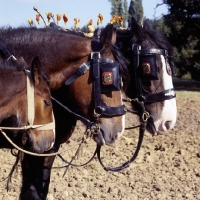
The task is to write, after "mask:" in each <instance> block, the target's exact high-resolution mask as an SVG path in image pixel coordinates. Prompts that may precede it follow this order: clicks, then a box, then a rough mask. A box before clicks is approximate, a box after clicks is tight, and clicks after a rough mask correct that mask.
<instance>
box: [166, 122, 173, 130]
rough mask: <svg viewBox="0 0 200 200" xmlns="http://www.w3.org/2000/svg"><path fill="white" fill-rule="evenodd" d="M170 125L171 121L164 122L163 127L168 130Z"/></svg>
mask: <svg viewBox="0 0 200 200" xmlns="http://www.w3.org/2000/svg"><path fill="white" fill-rule="evenodd" d="M171 123H172V121H166V122H165V126H166V128H167V130H169V129H170V127H171Z"/></svg>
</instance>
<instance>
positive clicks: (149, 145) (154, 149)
mask: <svg viewBox="0 0 200 200" xmlns="http://www.w3.org/2000/svg"><path fill="white" fill-rule="evenodd" d="M177 105H178V118H177V123H176V126H175V128H174V129H173V130H171V131H169V132H168V134H166V135H162V136H157V137H152V136H151V135H150V134H149V133H145V137H144V141H143V145H142V148H141V150H140V152H139V156H138V158H137V159H136V161H135V162H134V163H132V164H131V166H130V167H129V168H127V169H125V170H123V171H122V172H116V173H113V172H106V171H105V170H104V169H103V168H102V167H101V165H100V164H99V162H98V160H97V159H96V158H95V159H94V160H93V161H92V162H91V163H89V164H88V165H87V166H85V167H79V168H75V167H73V168H72V167H69V169H68V171H67V173H66V174H65V176H64V177H63V173H64V171H65V169H53V170H52V176H51V184H50V189H49V194H48V200H65V199H69V200H72V199H73V200H77V199H78V200H79V199H95V200H98V199H106V200H113V199H114V200H115V199H116V200H134V199H136V200H139V199H141V200H148V199H153V200H154V199H155V200H171V199H175V200H180V199H190V200H194V199H195V200H197V199H200V113H199V111H200V99H199V98H192V97H191V98H183V97H177ZM133 119H134V121H135V117H133V116H132V115H128V116H127V117H126V126H131V125H132V124H133V123H132V122H133ZM83 132H84V127H83V126H82V125H81V124H80V123H79V125H78V126H77V129H76V132H75V133H74V134H73V137H72V138H71V139H70V143H68V144H67V145H66V144H63V145H62V148H61V149H62V150H64V149H69V147H71V146H74V144H75V142H76V141H78V140H79V139H80V138H81V136H82V134H83ZM137 136H138V133H137V131H131V130H129V131H126V132H125V134H124V136H123V137H122V138H121V139H120V140H119V141H118V142H117V144H116V145H114V146H113V147H103V148H102V160H103V162H104V164H106V165H107V166H108V165H110V166H114V167H115V166H118V165H120V164H122V163H124V162H125V161H127V159H128V158H130V157H131V155H132V153H133V151H134V149H135V145H136V143H137ZM85 146H87V147H84V148H83V149H82V151H81V154H80V155H79V158H78V159H77V160H76V161H75V162H76V163H84V162H85V161H87V159H89V157H90V156H92V154H93V152H94V149H95V143H94V142H93V141H92V140H90V141H88V142H87V143H86V145H85ZM75 148H77V146H76V147H75ZM75 148H73V149H70V150H69V151H67V152H66V153H63V156H64V157H65V158H66V159H67V158H68V160H69V158H70V156H69V155H73V154H74V153H75ZM0 151H1V154H0V159H1V168H0V174H1V179H2V178H5V177H6V176H7V175H8V173H9V172H10V169H11V167H12V165H13V163H14V161H15V158H14V157H13V156H11V154H10V152H9V151H8V150H5V149H4V150H0ZM63 165H65V163H63V162H62V161H61V160H60V159H59V158H56V161H55V162H54V167H55V166H63ZM20 173H21V172H20V167H19V168H18V170H17V172H15V173H14V175H13V177H12V187H11V189H10V191H9V192H7V191H6V189H5V187H6V182H5V181H4V182H0V200H1V199H2V200H17V199H18V196H19V191H20V185H21V174H20Z"/></svg>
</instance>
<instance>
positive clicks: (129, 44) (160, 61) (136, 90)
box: [117, 18, 177, 134]
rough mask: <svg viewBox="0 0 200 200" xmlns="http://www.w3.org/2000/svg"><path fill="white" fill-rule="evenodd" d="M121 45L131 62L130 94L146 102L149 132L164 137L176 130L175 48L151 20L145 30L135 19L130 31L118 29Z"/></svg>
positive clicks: (145, 23)
mask: <svg viewBox="0 0 200 200" xmlns="http://www.w3.org/2000/svg"><path fill="white" fill-rule="evenodd" d="M117 44H118V46H119V48H120V49H121V50H122V52H123V53H124V55H125V56H126V58H127V59H129V60H130V62H131V64H130V65H129V71H130V75H131V84H130V85H129V87H128V90H127V95H128V96H129V97H131V98H138V99H139V100H140V101H143V102H144V104H145V108H146V110H147V111H148V112H149V114H150V116H151V117H150V119H149V120H148V124H147V130H148V131H149V132H150V133H151V134H162V133H164V132H167V131H168V130H170V129H172V128H173V127H174V125H175V122H176V116H177V108H176V101H175V91H174V89H173V83H172V75H173V74H174V66H173V62H172V47H171V45H170V44H169V42H168V41H167V39H166V38H165V37H164V36H163V35H162V34H161V33H159V32H158V31H155V30H154V29H153V28H152V26H151V25H150V22H149V20H145V21H144V24H143V27H142V26H140V25H138V24H137V22H136V21H135V19H134V18H132V22H131V29H130V30H125V31H123V30H118V32H117ZM133 105H134V104H133Z"/></svg>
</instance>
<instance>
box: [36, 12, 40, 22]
mask: <svg viewBox="0 0 200 200" xmlns="http://www.w3.org/2000/svg"><path fill="white" fill-rule="evenodd" d="M40 17H41V16H40V14H39V13H38V14H36V21H37V23H38V24H40Z"/></svg>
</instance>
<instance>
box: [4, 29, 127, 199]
mask: <svg viewBox="0 0 200 200" xmlns="http://www.w3.org/2000/svg"><path fill="white" fill-rule="evenodd" d="M105 34H106V35H105V36H104V37H103V39H102V40H101V43H100V47H98V48H97V46H98V45H96V43H95V41H94V40H92V39H91V38H87V37H85V36H83V35H80V33H78V34H77V33H76V32H73V31H72V32H65V31H63V30H58V29H55V28H43V29H37V28H34V27H32V28H26V27H20V28H16V29H12V28H7V29H5V28H2V29H1V30H0V38H1V39H2V40H3V41H4V43H5V46H6V48H7V50H8V51H9V52H11V53H12V54H13V55H14V56H15V57H16V58H18V56H19V55H23V57H24V58H25V61H26V62H27V63H28V64H29V63H30V62H31V60H32V58H33V57H34V56H36V55H38V56H40V61H41V68H42V70H44V72H45V74H46V75H47V79H48V81H49V88H50V91H51V93H52V96H53V97H54V98H56V99H57V100H59V101H60V102H61V103H62V104H64V105H67V106H68V107H69V108H70V109H71V110H73V111H74V112H76V113H78V114H80V115H82V116H84V117H85V118H87V119H89V120H94V118H96V117H97V118H98V121H97V125H98V127H99V133H98V134H95V135H94V140H95V141H96V142H97V143H98V145H104V144H112V143H114V142H115V140H117V139H118V138H119V137H120V136H121V135H122V134H123V132H124V128H125V127H124V126H125V116H124V114H125V112H124V106H123V102H122V92H121V89H119V88H118V89H111V88H110V89H106V88H107V86H108V87H109V85H107V81H108V82H109V81H110V80H112V76H110V75H109V74H108V73H107V72H105V76H104V78H105V79H104V78H103V73H104V72H101V73H102V74H101V75H102V76H101V79H99V77H100V76H99V72H96V69H98V65H99V64H101V63H102V64H106V66H107V65H108V64H112V63H115V62H114V61H113V60H114V56H113V54H112V51H111V46H112V44H114V43H115V41H116V36H115V35H113V34H112V32H107V33H105ZM94 46H95V47H94ZM91 53H93V54H92V55H91ZM117 54H118V55H120V58H122V60H121V62H120V65H119V71H120V76H121V77H122V76H124V77H127V78H128V77H129V74H128V70H127V68H126V66H125V63H123V60H124V58H123V56H122V54H121V53H120V52H117ZM99 56H100V57H101V58H99ZM91 57H92V59H91ZM91 60H92V61H91ZM90 65H92V66H90ZM93 65H95V67H94V66H93ZM106 66H105V67H102V68H101V70H103V69H105V68H106ZM82 67H84V68H86V69H87V70H86V71H85V69H84V71H83V72H82V69H83V68H82ZM96 67H97V68H96ZM80 71H81V72H80ZM113 73H114V72H113ZM77 77H78V78H77ZM97 78H98V80H99V81H98V82H97V81H95V80H96V79H97ZM72 79H73V80H72ZM66 80H70V83H71V84H69V85H68V86H66V85H65V82H66ZM103 82H104V83H103ZM113 82H115V80H113ZM118 82H119V78H118V79H117V85H119V87H120V82H119V83H118ZM99 83H100V84H101V86H102V85H103V86H102V88H104V90H102V91H99V86H98V84H99ZM102 88H101V89H102ZM99 93H100V95H99ZM96 99H97V100H96ZM100 101H101V105H102V108H101V107H99V102H100ZM113 109H114V111H115V112H113V111H112V110H113ZM53 111H54V116H55V122H56V141H55V145H54V147H53V148H52V149H51V150H50V151H49V152H57V151H58V149H59V147H60V144H62V143H64V142H66V141H67V140H68V139H69V137H70V136H71V134H72V133H73V130H74V128H75V125H76V121H77V117H76V116H74V115H72V114H71V113H68V112H67V111H66V110H64V109H63V108H62V107H60V105H58V104H57V103H56V102H53ZM101 112H102V113H101ZM54 159H55V156H50V157H33V156H30V155H27V154H25V155H24V159H23V161H22V190H21V194H20V199H46V196H47V193H48V187H49V183H50V173H51V168H52V165H53V161H54Z"/></svg>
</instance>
